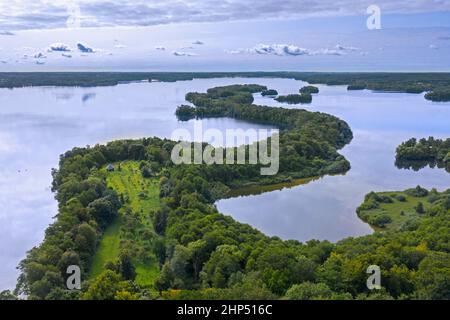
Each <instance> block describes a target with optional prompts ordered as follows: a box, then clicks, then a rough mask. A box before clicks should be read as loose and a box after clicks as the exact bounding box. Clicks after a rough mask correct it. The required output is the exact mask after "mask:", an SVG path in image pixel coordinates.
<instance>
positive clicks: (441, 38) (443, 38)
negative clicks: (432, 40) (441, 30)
mask: <svg viewBox="0 0 450 320" xmlns="http://www.w3.org/2000/svg"><path fill="white" fill-rule="evenodd" d="M438 40H450V36H440V37H438Z"/></svg>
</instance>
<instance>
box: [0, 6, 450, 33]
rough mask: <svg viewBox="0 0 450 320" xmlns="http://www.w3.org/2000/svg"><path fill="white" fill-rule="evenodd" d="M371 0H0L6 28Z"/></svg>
mask: <svg viewBox="0 0 450 320" xmlns="http://www.w3.org/2000/svg"><path fill="white" fill-rule="evenodd" d="M372 3H373V0H308V1H298V0H297V1H296V0H285V1H278V0H258V1H257V0H190V1H189V2H186V1H180V0H9V1H1V2H0V25H2V28H5V29H8V30H24V29H54V28H65V27H67V25H68V23H69V21H72V20H75V21H79V23H80V25H81V26H82V27H103V26H150V25H160V24H172V23H183V22H218V21H235V20H252V19H260V20H261V19H292V18H307V17H317V16H319V17H320V16H348V15H365V14H366V9H367V7H368V6H369V5H371V4H372ZM376 4H377V5H378V6H380V7H381V8H382V10H383V13H384V14H386V13H401V14H408V13H420V12H436V11H450V1H449V0H435V1H427V0H415V1H412V0H397V1H392V0H377V3H376Z"/></svg>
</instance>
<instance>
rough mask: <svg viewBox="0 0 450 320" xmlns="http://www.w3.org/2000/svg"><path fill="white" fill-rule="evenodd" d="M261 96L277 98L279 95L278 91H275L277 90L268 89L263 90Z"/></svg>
mask: <svg viewBox="0 0 450 320" xmlns="http://www.w3.org/2000/svg"><path fill="white" fill-rule="evenodd" d="M261 95H262V96H263V97H265V96H277V95H278V91H277V90H275V89H267V90H263V91H262V92H261Z"/></svg>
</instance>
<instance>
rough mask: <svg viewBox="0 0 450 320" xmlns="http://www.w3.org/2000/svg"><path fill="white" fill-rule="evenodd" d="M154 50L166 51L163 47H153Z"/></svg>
mask: <svg viewBox="0 0 450 320" xmlns="http://www.w3.org/2000/svg"><path fill="white" fill-rule="evenodd" d="M155 50H160V51H164V50H166V48H165V47H163V46H156V47H155Z"/></svg>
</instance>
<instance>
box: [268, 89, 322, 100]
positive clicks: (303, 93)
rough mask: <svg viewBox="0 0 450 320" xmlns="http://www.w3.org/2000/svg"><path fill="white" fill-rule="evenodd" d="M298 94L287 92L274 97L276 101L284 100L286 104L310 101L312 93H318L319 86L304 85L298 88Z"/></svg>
mask: <svg viewBox="0 0 450 320" xmlns="http://www.w3.org/2000/svg"><path fill="white" fill-rule="evenodd" d="M299 92H300V94H288V95H285V96H278V97H276V98H275V100H277V101H278V102H286V103H288V104H299V103H311V102H312V94H313V93H319V88H317V87H315V86H305V87H302V88H301V89H300V90H299Z"/></svg>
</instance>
